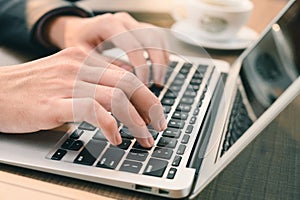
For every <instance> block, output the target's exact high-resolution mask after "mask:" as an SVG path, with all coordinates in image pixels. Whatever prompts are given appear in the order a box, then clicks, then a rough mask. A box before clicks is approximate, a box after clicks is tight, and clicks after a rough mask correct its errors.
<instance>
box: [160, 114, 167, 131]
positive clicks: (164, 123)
mask: <svg viewBox="0 0 300 200" xmlns="http://www.w3.org/2000/svg"><path fill="white" fill-rule="evenodd" d="M159 127H160V130H161V131H162V130H165V129H166V128H167V120H166V119H165V117H162V118H160V120H159Z"/></svg>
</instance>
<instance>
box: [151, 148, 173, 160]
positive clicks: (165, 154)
mask: <svg viewBox="0 0 300 200" xmlns="http://www.w3.org/2000/svg"><path fill="white" fill-rule="evenodd" d="M172 154H173V150H172V149H168V148H161V147H156V148H155V149H154V151H153V154H152V156H153V157H156V158H163V159H170V158H171V156H172Z"/></svg>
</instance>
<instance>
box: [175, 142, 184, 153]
mask: <svg viewBox="0 0 300 200" xmlns="http://www.w3.org/2000/svg"><path fill="white" fill-rule="evenodd" d="M185 149H186V146H185V145H183V144H181V145H179V148H178V149H177V152H176V153H177V154H179V155H183V154H184V152H185Z"/></svg>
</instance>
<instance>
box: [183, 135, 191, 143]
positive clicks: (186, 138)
mask: <svg viewBox="0 0 300 200" xmlns="http://www.w3.org/2000/svg"><path fill="white" fill-rule="evenodd" d="M189 140H190V136H189V135H187V134H185V135H184V136H183V138H182V140H181V143H182V144H187V143H188V142H189Z"/></svg>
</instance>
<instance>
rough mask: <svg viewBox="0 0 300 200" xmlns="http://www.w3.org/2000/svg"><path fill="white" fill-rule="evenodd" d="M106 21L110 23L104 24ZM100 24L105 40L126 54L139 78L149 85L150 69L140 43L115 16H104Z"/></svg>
mask: <svg viewBox="0 0 300 200" xmlns="http://www.w3.org/2000/svg"><path fill="white" fill-rule="evenodd" d="M99 19H100V18H99ZM105 21H106V22H108V23H103V22H105ZM100 22H102V23H101V28H102V30H103V32H102V33H101V34H102V37H103V39H104V40H110V41H111V42H112V43H113V44H114V45H115V46H117V47H119V48H120V49H122V50H123V51H125V52H126V54H127V55H128V58H129V61H130V63H131V64H132V65H133V66H134V68H135V71H136V75H137V77H138V78H139V79H140V80H141V81H142V82H143V83H144V84H147V83H148V82H149V77H150V67H149V66H147V65H146V59H145V58H144V49H143V46H142V45H141V44H140V42H139V41H138V40H137V39H136V38H135V37H134V36H133V35H132V34H131V33H130V31H128V29H127V28H126V27H125V26H124V25H123V24H122V23H121V22H120V20H119V19H117V18H116V17H115V16H114V15H111V14H110V15H102V17H101V21H100ZM111 27H113V28H111Z"/></svg>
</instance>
